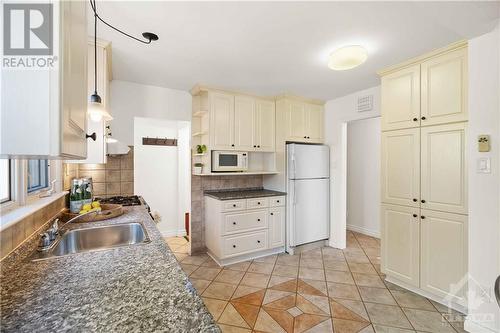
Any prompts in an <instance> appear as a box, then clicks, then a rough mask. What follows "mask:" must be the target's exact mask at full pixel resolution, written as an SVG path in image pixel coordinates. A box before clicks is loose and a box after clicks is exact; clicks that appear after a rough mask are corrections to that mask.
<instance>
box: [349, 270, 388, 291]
mask: <svg viewBox="0 0 500 333" xmlns="http://www.w3.org/2000/svg"><path fill="white" fill-rule="evenodd" d="M352 275H353V277H354V281H356V284H357V285H358V286H363V287H373V288H386V286H385V284H384V282H382V280H381V279H380V278H379V277H378V276H377V275H370V274H361V273H352Z"/></svg>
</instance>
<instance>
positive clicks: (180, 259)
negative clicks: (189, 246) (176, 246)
mask: <svg viewBox="0 0 500 333" xmlns="http://www.w3.org/2000/svg"><path fill="white" fill-rule="evenodd" d="M174 256H175V257H176V258H177V261H179V262H181V261H182V259H184V258H186V257H187V256H188V254H187V253H177V252H174Z"/></svg>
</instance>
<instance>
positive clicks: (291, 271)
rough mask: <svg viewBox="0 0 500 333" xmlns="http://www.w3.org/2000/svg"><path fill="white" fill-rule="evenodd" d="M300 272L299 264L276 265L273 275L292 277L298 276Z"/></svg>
mask: <svg viewBox="0 0 500 333" xmlns="http://www.w3.org/2000/svg"><path fill="white" fill-rule="evenodd" d="M298 273H299V267H298V266H288V265H275V266H274V270H273V275H279V276H287V277H292V278H296V277H297V275H298Z"/></svg>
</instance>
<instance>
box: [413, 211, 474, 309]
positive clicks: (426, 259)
mask: <svg viewBox="0 0 500 333" xmlns="http://www.w3.org/2000/svg"><path fill="white" fill-rule="evenodd" d="M421 215H422V217H421V222H420V225H421V237H422V243H421V244H422V245H421V288H422V289H423V290H425V291H428V292H430V293H432V294H433V295H436V296H438V297H440V298H442V299H445V298H446V299H449V300H450V301H454V302H457V303H459V304H462V305H466V300H465V291H466V290H467V237H468V236H467V216H465V215H459V214H450V213H443V212H436V211H431V210H426V209H422V211H421ZM454 285H455V286H454Z"/></svg>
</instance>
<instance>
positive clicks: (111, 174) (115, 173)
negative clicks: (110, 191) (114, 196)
mask: <svg viewBox="0 0 500 333" xmlns="http://www.w3.org/2000/svg"><path fill="white" fill-rule="evenodd" d="M120 177H121V171H120V170H106V183H114V182H119V181H120Z"/></svg>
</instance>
